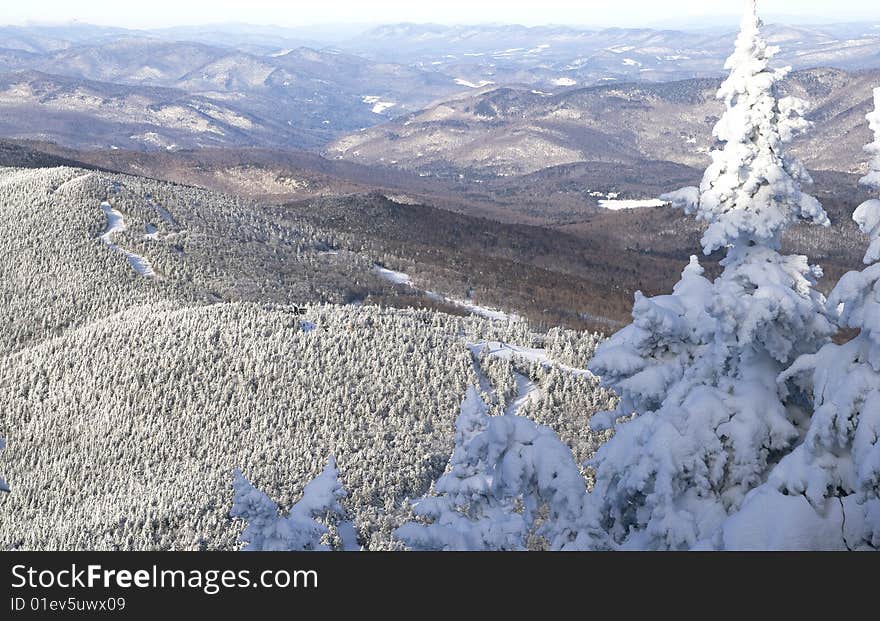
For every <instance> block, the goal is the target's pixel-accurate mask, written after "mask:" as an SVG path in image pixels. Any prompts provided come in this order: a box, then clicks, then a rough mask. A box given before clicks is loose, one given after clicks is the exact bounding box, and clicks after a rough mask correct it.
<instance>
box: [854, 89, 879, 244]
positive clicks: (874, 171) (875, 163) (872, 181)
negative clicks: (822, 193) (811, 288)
mask: <svg viewBox="0 0 880 621" xmlns="http://www.w3.org/2000/svg"><path fill="white" fill-rule="evenodd" d="M867 119H868V125H869V127H870V128H871V131H873V132H874V142H872V143H871V144H869V145H868V146H866V147H865V151H867V152H868V154H869V155H870V156H871V161H870V162H868V174H867V175H865V176H864V177H862V178H861V179H860V180H859V183H861V184H862V185H864V186H867V187H869V188H874V189H880V88H875V89H874V110H873V111H872V112H870V113H869V114H868V116H867ZM876 252H877V253H878V254H880V248H877V249H876ZM873 260H875V261H876V260H880V257H878V258H875V259H873Z"/></svg>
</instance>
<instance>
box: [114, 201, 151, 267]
mask: <svg viewBox="0 0 880 621" xmlns="http://www.w3.org/2000/svg"><path fill="white" fill-rule="evenodd" d="M101 211H103V212H104V216H105V217H106V218H107V230H106V231H104V234H103V235H101V241H102V242H104V243H105V244H107V246H108V247H109V248H110V249H111V250H114V251H116V252H121V253H122V254H123V255H125V258H126V259H127V260H128V262H129V264H131V266H132V268H134V271H136V272H137V273H138V274H140V275H141V276H144V277H146V278H152V277H154V276H156V272H155V271H153V267H152V266H151V265H150V262H149V261H147V260H146V259H145V258H144V257H142V256H140V255H137V254H134V253H133V252H128V251H127V250H125V249H124V248H120V247H119V246H117V245H116V244H115V243H113V235H114V234H116V233H122V232H123V231H126V230H128V227H127V226H126V225H125V218H123V216H122V214H121V213H120V212H119V211H117V210H116V209H113V207H112V206H111V205H110V203H107V202H104V203H101Z"/></svg>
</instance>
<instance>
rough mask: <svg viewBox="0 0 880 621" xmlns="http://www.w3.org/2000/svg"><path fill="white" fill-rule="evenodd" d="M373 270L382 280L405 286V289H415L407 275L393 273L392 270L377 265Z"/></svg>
mask: <svg viewBox="0 0 880 621" xmlns="http://www.w3.org/2000/svg"><path fill="white" fill-rule="evenodd" d="M375 270H376V272H377V273H378V274H379V276H380V277H382V278H384V279H385V280H387V281H388V282H392V283H394V284H395V285H406V286H407V287H413V288H415V285H413V281H412V278H410V277H409V274H404V273H403V272H395V271H394V270H389V269H386V268H384V267H381V266H379V265H376V266H375Z"/></svg>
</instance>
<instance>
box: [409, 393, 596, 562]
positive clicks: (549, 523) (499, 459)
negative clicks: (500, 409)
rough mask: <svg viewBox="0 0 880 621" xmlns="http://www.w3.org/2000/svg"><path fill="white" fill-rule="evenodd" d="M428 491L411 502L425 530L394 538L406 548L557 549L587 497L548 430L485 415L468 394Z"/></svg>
mask: <svg viewBox="0 0 880 621" xmlns="http://www.w3.org/2000/svg"><path fill="white" fill-rule="evenodd" d="M434 490H435V492H436V495H434V496H429V497H426V498H422V499H420V500H418V501H416V502H415V503H414V511H415V513H416V515H418V516H420V517H421V518H424V519H425V521H426V522H427V523H414V522H410V523H407V524H404V525H403V526H401V527H400V528H398V529H397V531H396V532H395V535H396V536H397V537H398V538H400V539H401V540H402V541H404V543H406V544H407V545H408V546H409V547H410V548H412V549H416V550H457V551H480V550H525V549H527V547H528V543H529V540H530V538H533V537H534V538H543V540H544V541H545V542H546V546H547V547H548V548H550V549H563V548H565V547H566V546H569V545H571V543H572V541H573V540H574V539H575V537H576V535H577V533H578V532H579V530H580V526H579V524H580V522H581V520H582V516H583V511H584V501H585V497H586V485H585V483H584V479H583V476H581V474H580V471H579V469H578V467H577V464H576V463H575V461H574V458H573V456H572V453H571V449H569V448H568V447H567V446H566V445H565V444H563V443H562V442H561V441H560V440H559V438H558V436H557V435H556V434H555V433H554V432H553V431H552V430H550V429H548V428H546V427H542V426H540V425H537V424H535V423H534V422H532V421H530V420H528V419H526V418H522V417H519V416H513V415H504V416H489V415H488V409H487V407H486V404H485V403H484V402H483V400H482V399H481V398H480V396H479V393H478V392H477V389H476V388H475V387H471V388H469V389H468V393H467V396H466V398H465V400H464V402H463V403H462V406H461V413H460V415H459V417H458V420H457V422H456V428H455V450H454V452H453V455H452V459H451V460H450V464H449V469H448V471H447V473H446V474H445V475H444V476H443V477H441V478H440V479H439V480H438V481H437V483H436V485H435V488H434Z"/></svg>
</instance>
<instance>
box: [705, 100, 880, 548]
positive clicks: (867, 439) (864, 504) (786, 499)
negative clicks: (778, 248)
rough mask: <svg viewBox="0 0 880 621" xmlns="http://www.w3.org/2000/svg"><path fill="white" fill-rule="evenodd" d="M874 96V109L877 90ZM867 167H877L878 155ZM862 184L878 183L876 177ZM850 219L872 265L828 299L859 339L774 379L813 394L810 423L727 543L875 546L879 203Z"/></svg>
mask: <svg viewBox="0 0 880 621" xmlns="http://www.w3.org/2000/svg"><path fill="white" fill-rule="evenodd" d="M875 95H876V102H877V108H878V110H880V89H877V91H876V92H875ZM868 120H869V122H870V123H871V128H872V129H873V130H874V134H875V136H876V141H875V142H874V143H873V144H872V145H870V146H869V148H868V151H869V152H870V153H872V154H875V153H876V154H878V155H880V149H878V148H877V146H878V145H880V114H878V111H877V110H875V111H874V112H873V113H872V114H869V115H868ZM871 166H872V174H873V173H877V172H880V159H878V158H875V159H874V160H873V161H872V163H871ZM862 181H863V183H865V185H868V186H870V187H874V188H876V189H880V176H876V175H875V176H874V177H873V178H872V176H871V174H869V175H868V176H867V177H865V178H864V179H863V180H862ZM853 219H854V220H855V222H856V223H857V224H858V226H859V228H860V229H861V230H862V232H863V233H865V234H867V235H868V236H869V238H870V246H869V249H868V253H867V254H866V255H865V264H866V265H868V266H869V267H868V268H867V269H865V270H864V271H862V272H850V273H848V274H846V275H845V276H843V278H841V279H840V282H839V283H838V284H837V286H836V287H835V289H834V291H833V292H832V293H831V295H830V296H829V299H828V305H829V307H830V308H831V309H839V314H840V324H841V327H844V328H850V329H854V330H859V335H858V336H857V337H855V338H854V339H853V340H851V341H850V342H848V343H846V344H844V345H836V344H828V345H826V346H825V347H823V348H822V349H821V350H820V351H819V352H818V353H816V354H812V355H807V356H803V357H802V358H800V359H799V360H798V361H797V362H796V363H795V364H794V365H793V366H792V367H791V368H790V369H789V370H787V371H786V372H785V373H783V374H782V376H781V377H780V380H781V381H782V382H783V383H785V382H788V381H789V380H792V379H793V380H795V381H797V382H798V383H799V384H801V385H802V386H803V387H804V388H806V389H808V390H810V391H811V392H812V394H813V405H814V412H813V416H812V419H811V421H810V428H809V430H808V432H807V435H806V438H805V439H804V442H803V443H802V444H801V445H800V446H798V447H797V449H795V450H794V451H793V452H792V453H791V454H790V455H787V456H786V457H785V458H784V459H783V460H782V461H781V462H780V463H779V465H778V466H776V468H774V469H773V471H772V472H771V474H770V476H769V479H768V481H767V483H766V484H765V485H762V486H761V487H760V488H758V489H756V490H755V491H753V492H752V493H751V494H749V496H748V498H747V499H746V502H745V503H744V505H743V508H742V509H741V510H740V511H739V512H738V513H737V514H736V515H734V516H732V517H731V518H730V519H729V520H728V521H727V523H726V524H725V525H724V529H723V537H722V545H724V546H725V547H727V548H734V549H742V548H752V549H792V550H810V549H814V550H815V549H819V550H822V549H832V550H833V549H840V550H843V549H875V550H876V549H880V263H878V261H880V200H870V201H867V202H866V203H863V204H862V205H861V206H860V207H859V208H858V209H856V211H855V213H854V214H853ZM774 525H779V526H783V527H774Z"/></svg>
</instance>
